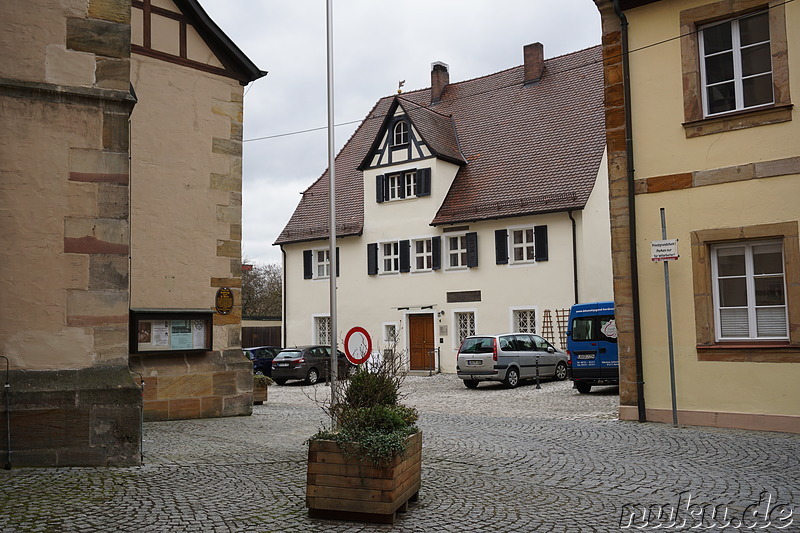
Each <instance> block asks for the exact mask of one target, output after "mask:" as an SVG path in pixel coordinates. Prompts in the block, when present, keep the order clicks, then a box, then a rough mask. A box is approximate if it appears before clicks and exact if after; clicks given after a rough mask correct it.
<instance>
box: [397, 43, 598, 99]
mask: <svg viewBox="0 0 800 533" xmlns="http://www.w3.org/2000/svg"><path fill="white" fill-rule="evenodd" d="M601 46H602V44H595V45H592V46H587V47H586V48H582V49H580V50H575V51H573V52H567V53H565V54H561V55H558V56H553V57H551V58H548V59H545V60H544V62H545V64H546V63H548V62H550V61H554V60H556V59H562V58H566V57H568V56H573V55H576V54H580V53H582V52H586V51H587V50H592V49H594V48H600V47H601ZM524 66H525V63H521V64H519V65H514V66H513V67H508V68H505V69H502V70H498V71H497V72H491V73H489V74H484V75H482V76H476V77H474V78H469V79H466V80H461V81H454V82H452V83H448V84H447V86H448V87H450V86H452V85H461V84H464V83H469V82H474V81H477V80H482V79H484V78H491V77H493V76H497V75H498V74H502V73H504V72H509V71H511V70H514V69H518V68H522V67H524ZM430 90H431V88H430V87H423V88H422V89H414V90H413V91H408V92H405V93H401V94H413V93H419V92H424V91H430ZM392 96H397V97H398V98H401V96H398V95H387V96H384V97H382V98H391V97H392ZM403 100H406V101H411V100H408V99H406V98H403ZM412 103H414V104H416V105H418V106H420V107H424V108H426V109H429V108H428V107H427V106H424V105H422V104H417V103H416V102H412Z"/></svg>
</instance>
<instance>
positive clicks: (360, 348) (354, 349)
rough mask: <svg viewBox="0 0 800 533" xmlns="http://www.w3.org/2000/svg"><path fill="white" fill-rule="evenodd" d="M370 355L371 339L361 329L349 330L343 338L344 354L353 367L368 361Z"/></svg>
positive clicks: (365, 331)
mask: <svg viewBox="0 0 800 533" xmlns="http://www.w3.org/2000/svg"><path fill="white" fill-rule="evenodd" d="M371 353H372V339H371V338H370V336H369V333H367V330H365V329H364V328H362V327H358V326H356V327H354V328H351V329H350V331H348V332H347V335H345V337H344V354H345V355H346V356H347V359H348V360H349V361H350V362H351V363H353V364H354V365H360V364H361V363H363V362H365V361H366V360H367V359H369V356H370V354H371Z"/></svg>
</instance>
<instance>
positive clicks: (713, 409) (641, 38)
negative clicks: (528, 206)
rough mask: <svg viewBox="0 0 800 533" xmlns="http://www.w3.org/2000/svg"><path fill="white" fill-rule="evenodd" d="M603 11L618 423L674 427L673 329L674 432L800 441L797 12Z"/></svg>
mask: <svg viewBox="0 0 800 533" xmlns="http://www.w3.org/2000/svg"><path fill="white" fill-rule="evenodd" d="M595 3H596V4H597V6H598V9H599V10H600V12H601V14H602V19H603V34H604V35H603V45H604V46H603V48H604V62H605V84H606V88H605V105H606V128H607V139H608V144H609V181H610V189H609V190H610V205H611V220H612V255H613V258H614V261H613V262H614V293H615V296H614V299H615V303H616V307H617V317H618V320H617V323H618V327H619V329H620V336H619V339H620V344H619V349H620V373H621V383H620V418H622V419H634V420H635V419H638V420H653V421H662V422H672V421H673V393H672V381H671V378H670V376H671V372H670V334H669V328H668V323H669V321H668V318H671V330H672V335H671V339H672V350H671V351H672V358H673V365H672V366H673V368H674V391H675V393H674V413H675V415H676V417H677V422H678V423H679V424H697V425H711V426H728V427H740V428H752V429H765V430H776V431H789V432H800V388H798V387H797V381H798V379H800V242H799V240H798V220H800V202H799V201H798V200H799V199H800V143H798V141H797V139H798V138H800V122H798V120H800V117H798V115H797V111H796V109H794V107H793V105H792V98H791V92H792V91H791V89H794V92H795V93H797V91H798V90H800V89H799V88H798V87H800V6H798V5H796V4H794V3H792V2H788V3H787V2H764V1H754V0H733V1H724V2H709V1H707V0H706V1H701V0H685V1H678V0H671V1H652V0H651V1H624V0H619V1H614V2H611V1H605V0H596V2H595ZM626 79H627V80H629V83H628V84H627V87H626ZM662 209H663V214H664V217H663V219H664V224H663V226H662ZM662 227H665V228H666V239H677V246H678V254H679V257H678V259H676V260H671V261H669V265H668V269H669V287H670V291H669V296H670V300H669V301H670V307H671V313H670V315H671V317H668V316H667V295H666V289H665V287H666V276H665V269H664V266H663V264H662V263H661V262H656V261H653V260H652V255H653V254H652V249H653V245H652V243H653V242H654V241H661V240H662Z"/></svg>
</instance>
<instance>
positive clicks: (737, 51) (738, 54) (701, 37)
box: [697, 11, 775, 117]
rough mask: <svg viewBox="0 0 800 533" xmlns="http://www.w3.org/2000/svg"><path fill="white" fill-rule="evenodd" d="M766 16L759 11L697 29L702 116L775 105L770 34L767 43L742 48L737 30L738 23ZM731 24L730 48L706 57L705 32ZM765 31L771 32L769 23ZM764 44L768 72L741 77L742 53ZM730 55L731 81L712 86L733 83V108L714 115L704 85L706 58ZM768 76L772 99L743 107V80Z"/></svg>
mask: <svg viewBox="0 0 800 533" xmlns="http://www.w3.org/2000/svg"><path fill="white" fill-rule="evenodd" d="M762 14H766V15H767V17H768V18H769V13H768V12H766V11H759V12H756V13H748V14H747V15H743V16H741V17H736V18H733V19H727V20H723V21H718V22H714V23H713V24H708V25H705V26H702V27H700V28H698V32H697V33H698V44H699V50H698V52H699V55H700V87H701V91H702V99H703V116H705V117H715V116H719V115H724V114H726V113H733V112H735V111H742V110H746V109H756V108H759V107H762V106H768V105H772V104H774V103H775V90H774V86H773V69H772V57H771V52H772V34H771V33H770V38H769V40H767V41H761V42H758V43H753V44H749V45H746V46H744V47H742V44H741V32H740V30H739V21H741V20H742V19H745V18H749V17H753V16H756V15H762ZM726 23H730V24H731V48H730V49H729V50H724V51H721V52H715V53H714V54H710V55H708V56H706V54H705V43H704V42H705V30H707V29H709V28H712V27H714V26H719V25H720V24H726ZM767 29H768V30H770V31H771V29H772V28H771V27H770V25H769V22H768V23H767ZM764 43H767V44H768V45H769V47H770V70H769V71H764V72H759V73H758V74H753V75H751V76H743V74H742V51H743V50H747V49H748V48H753V47H756V46H761V45H763V44H764ZM725 53H730V54H732V56H733V80H725V81H721V82H717V83H714V84H712V85H711V86H714V85H723V84H726V83H730V82H731V81H733V85H734V97H735V107H734V108H733V109H726V110H724V111H718V112H716V113H711V112H710V110H709V103H708V88H709V85H708V84H707V83H706V58H707V57H713V56H716V55H720V54H725ZM767 74H769V78H770V86H771V87H773V90H772V99H771V100H770V101H769V102H762V103H759V104H755V105H751V106H745V104H744V87H743V81H744V80H745V79H750V78H757V77H760V76H765V75H767Z"/></svg>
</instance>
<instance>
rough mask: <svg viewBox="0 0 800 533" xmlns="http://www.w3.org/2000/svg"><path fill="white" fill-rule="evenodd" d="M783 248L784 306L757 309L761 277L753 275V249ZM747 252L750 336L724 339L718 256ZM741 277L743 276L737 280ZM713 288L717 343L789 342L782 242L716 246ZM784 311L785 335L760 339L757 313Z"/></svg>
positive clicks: (772, 275) (712, 263)
mask: <svg viewBox="0 0 800 533" xmlns="http://www.w3.org/2000/svg"><path fill="white" fill-rule="evenodd" d="M770 244H772V245H780V247H781V277H782V278H783V305H782V306H774V305H773V306H756V301H755V280H756V279H757V278H758V277H760V276H758V275H756V274H754V273H753V247H755V246H761V245H770ZM742 247H744V249H745V274H744V276H743V277H744V278H745V282H746V290H747V306H746V307H745V308H746V309H747V322H748V329H749V333H748V336H747V337H723V336H722V326H721V320H722V319H721V307H720V295H719V280H720V276H719V271H718V269H719V266H718V262H717V252H718V251H719V250H722V249H725V248H742ZM775 275H776V274H774V273H773V274H764V275H763V276H764V277H774V276H775ZM736 277H742V276H736ZM711 285H712V295H713V302H714V329H715V336H716V340H717V342H725V341H772V340H788V339H789V316H788V309H789V303H788V291H787V287H786V252H785V250H784V248H783V241H782V240H774V239H769V240H763V241H737V242H726V243H723V244H716V245H712V246H711ZM780 307H783V310H784V320H785V323H786V335H784V336H780V337H759V336H758V321H757V316H756V315H757V310H758V309H768V308H780Z"/></svg>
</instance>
